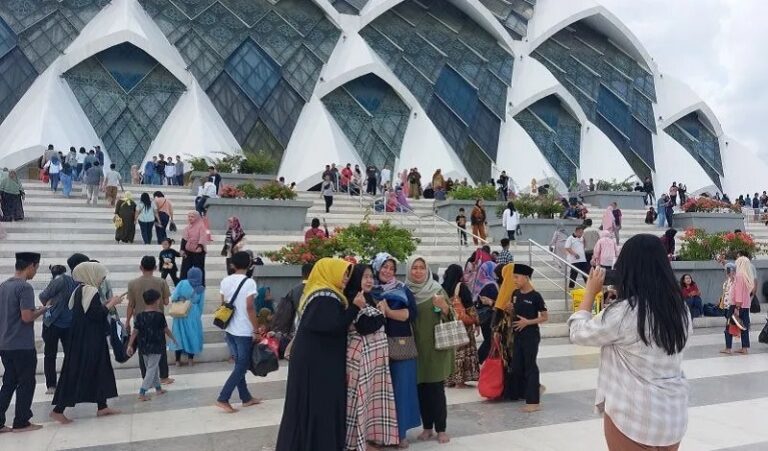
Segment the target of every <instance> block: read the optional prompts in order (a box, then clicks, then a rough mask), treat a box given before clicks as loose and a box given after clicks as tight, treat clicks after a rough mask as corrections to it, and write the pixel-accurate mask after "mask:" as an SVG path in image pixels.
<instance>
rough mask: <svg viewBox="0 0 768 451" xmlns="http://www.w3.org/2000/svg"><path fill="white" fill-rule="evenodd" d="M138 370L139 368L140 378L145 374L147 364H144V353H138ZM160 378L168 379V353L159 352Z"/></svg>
mask: <svg viewBox="0 0 768 451" xmlns="http://www.w3.org/2000/svg"><path fill="white" fill-rule="evenodd" d="M139 370H141V378H142V379H144V376H145V375H146V374H147V366H146V365H145V364H144V355H143V354H142V353H139ZM160 379H168V353H167V352H161V353H160Z"/></svg>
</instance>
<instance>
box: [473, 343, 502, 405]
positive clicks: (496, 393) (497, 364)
mask: <svg viewBox="0 0 768 451" xmlns="http://www.w3.org/2000/svg"><path fill="white" fill-rule="evenodd" d="M477 390H478V391H479V392H480V396H482V397H483V398H488V399H498V398H500V397H501V395H502V394H503V393H504V360H503V359H502V358H501V352H500V350H499V337H498V336H496V335H494V336H493V342H492V343H491V351H490V352H489V353H488V358H486V359H485V361H484V362H483V366H482V367H481V368H480V378H479V379H478V381H477Z"/></svg>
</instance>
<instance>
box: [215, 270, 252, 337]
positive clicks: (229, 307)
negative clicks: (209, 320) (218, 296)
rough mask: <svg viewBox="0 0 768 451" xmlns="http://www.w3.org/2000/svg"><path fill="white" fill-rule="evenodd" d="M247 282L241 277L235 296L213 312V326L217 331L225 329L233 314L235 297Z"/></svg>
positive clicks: (246, 278) (245, 278)
mask: <svg viewBox="0 0 768 451" xmlns="http://www.w3.org/2000/svg"><path fill="white" fill-rule="evenodd" d="M247 280H248V277H243V280H242V281H241V282H240V285H238V287H237V290H235V294H234V295H233V296H232V299H230V300H229V302H227V303H226V304H221V305H220V306H219V308H217V309H216V311H215V312H213V325H214V326H216V327H218V328H219V329H226V328H227V326H228V325H229V321H230V320H231V319H232V315H233V314H234V313H235V300H236V299H237V295H238V294H240V289H241V288H243V285H245V282H246V281H247Z"/></svg>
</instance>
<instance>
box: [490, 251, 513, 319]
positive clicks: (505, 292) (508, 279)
mask: <svg viewBox="0 0 768 451" xmlns="http://www.w3.org/2000/svg"><path fill="white" fill-rule="evenodd" d="M514 269H515V264H514V263H509V264H507V265H504V267H503V268H501V278H502V279H504V281H503V282H502V283H501V287H499V295H498V296H497V297H496V304H495V305H494V307H495V308H497V309H499V310H504V309H506V308H507V306H508V305H509V303H510V301H512V293H514V292H515V290H516V289H517V286H516V285H515V278H514V277H512V274H513V271H514Z"/></svg>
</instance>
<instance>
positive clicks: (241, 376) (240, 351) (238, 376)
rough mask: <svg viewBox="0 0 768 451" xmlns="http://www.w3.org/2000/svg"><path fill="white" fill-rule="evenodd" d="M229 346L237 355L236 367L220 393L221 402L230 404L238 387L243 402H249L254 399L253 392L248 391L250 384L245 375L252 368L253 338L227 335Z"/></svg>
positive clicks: (219, 399)
mask: <svg viewBox="0 0 768 451" xmlns="http://www.w3.org/2000/svg"><path fill="white" fill-rule="evenodd" d="M227 346H229V348H230V349H231V350H233V351H234V353H235V367H234V368H232V374H230V375H229V378H227V381H226V382H224V387H222V389H221V393H219V398H218V401H219V402H229V398H231V397H232V392H233V391H235V387H237V392H238V394H239V395H240V400H241V401H242V402H248V401H250V400H251V399H253V396H251V392H249V391H248V384H247V383H246V382H245V373H247V372H248V369H249V368H250V367H251V352H252V351H253V339H252V338H251V337H238V336H235V335H232V334H229V333H228V334H227Z"/></svg>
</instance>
